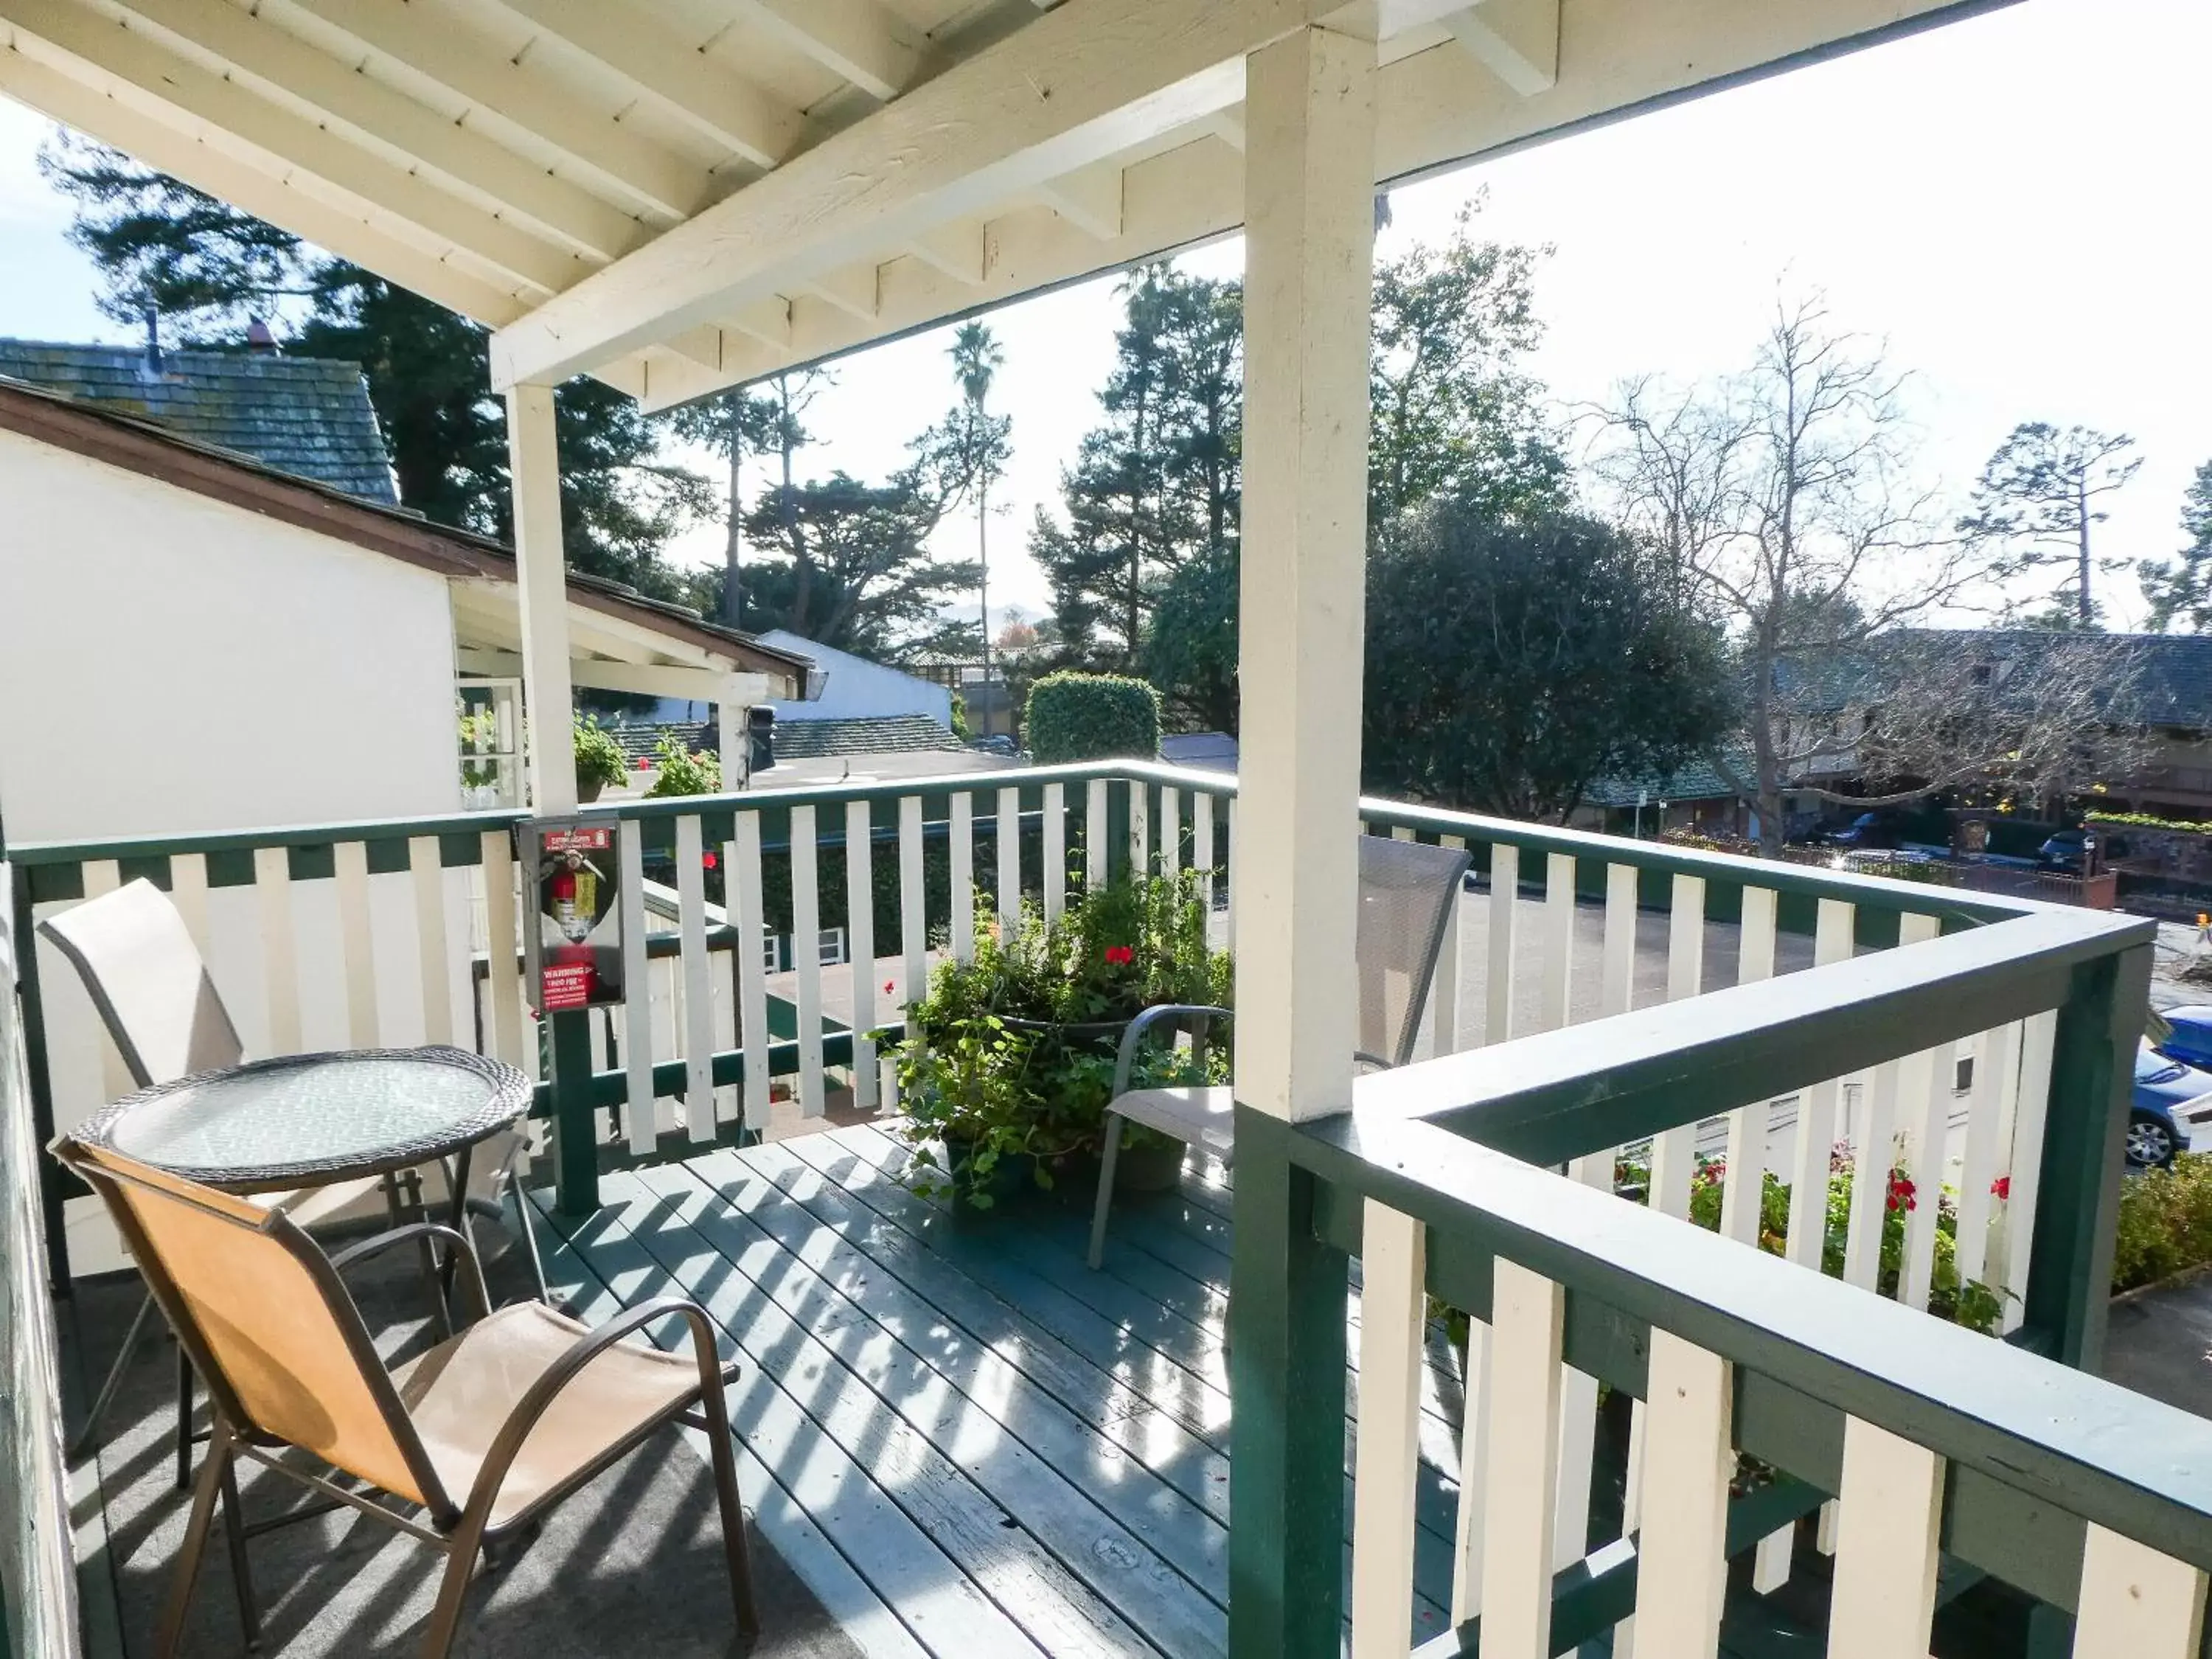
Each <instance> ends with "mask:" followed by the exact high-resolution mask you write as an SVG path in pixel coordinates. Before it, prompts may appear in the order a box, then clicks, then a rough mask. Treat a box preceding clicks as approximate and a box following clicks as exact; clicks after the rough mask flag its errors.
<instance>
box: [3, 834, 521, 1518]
mask: <svg viewBox="0 0 2212 1659" xmlns="http://www.w3.org/2000/svg"><path fill="white" fill-rule="evenodd" d="M39 931H40V933H43V934H45V935H46V938H47V939H49V940H51V941H52V944H53V945H54V947H55V948H56V949H57V950H58V951H60V952H61V953H62V955H63V956H64V957H67V958H68V959H69V962H70V965H71V966H72V967H74V968H75V969H76V971H77V976H78V977H79V978H80V979H82V981H84V987H85V990H86V993H87V994H88V995H89V996H90V997H91V999H92V1004H93V1006H94V1008H95V1009H96V1010H98V1012H99V1014H100V1021H101V1023H102V1024H105V1025H106V1028H107V1032H108V1035H109V1036H111V1037H112V1038H113V1039H114V1042H115V1047H116V1049H117V1051H118V1053H119V1054H121V1055H122V1056H123V1064H124V1067H125V1070H126V1071H128V1072H129V1073H130V1074H131V1081H132V1083H133V1084H134V1085H135V1086H137V1087H138V1088H141V1089H147V1088H151V1087H153V1086H154V1085H156V1084H161V1083H171V1082H174V1081H175V1080H176V1079H179V1078H185V1077H192V1076H197V1075H198V1074H199V1073H204V1072H212V1071H220V1070H222V1069H224V1068H227V1067H229V1066H237V1065H239V1064H240V1063H241V1062H243V1061H244V1060H245V1059H246V1045H245V1044H244V1042H241V1041H240V1037H239V1035H238V1027H237V1025H236V1024H234V1022H233V1021H232V1019H231V1018H230V1012H229V1010H228V1009H227V1008H226V1007H224V1006H223V1001H222V995H221V994H220V993H218V992H217V991H216V985H215V980H214V978H213V977H212V976H211V975H210V974H209V972H208V969H207V964H206V963H205V962H204V961H203V960H202V959H201V957H200V952H199V946H198V945H196V944H194V943H193V941H192V936H191V929H190V928H188V927H185V919H184V917H183V916H181V915H179V914H178V911H177V908H176V906H175V905H174V904H173V903H171V902H170V901H169V897H168V895H167V894H166V893H164V892H162V891H161V889H160V888H158V887H156V886H155V885H154V884H153V883H152V882H150V881H147V880H145V879H143V878H140V879H138V880H136V881H132V882H129V883H126V884H124V885H123V886H121V887H118V888H117V889H116V890H114V891H113V892H112V893H104V894H102V895H101V896H100V897H98V898H95V899H88V900H87V901H86V902H83V903H82V904H76V905H72V906H70V908H68V909H66V910H64V911H62V912H61V913H60V914H58V915H53V916H49V917H48V918H47V919H46V921H43V922H41V923H40V924H39ZM524 1150H525V1148H524V1145H523V1143H522V1141H521V1139H520V1135H519V1133H518V1134H517V1135H516V1136H515V1137H514V1138H513V1139H512V1140H509V1139H507V1138H505V1137H501V1139H500V1140H499V1141H498V1143H497V1144H496V1145H495V1146H488V1147H487V1149H486V1152H485V1154H484V1155H483V1156H480V1157H478V1158H473V1159H472V1160H471V1164H470V1173H469V1178H468V1189H469V1190H468V1198H469V1209H470V1211H471V1213H477V1214H490V1215H495V1216H502V1217H503V1214H504V1209H503V1205H504V1201H505V1200H507V1198H508V1197H509V1196H514V1197H515V1198H516V1199H517V1201H518V1202H520V1196H519V1190H518V1189H517V1187H516V1182H517V1180H518V1174H517V1168H516V1165H517V1163H518V1160H519V1158H520V1156H521V1153H522V1152H523V1151H524ZM448 1179H449V1180H450V1172H449V1173H448ZM379 1189H381V1190H382V1191H383V1192H384V1194H385V1198H386V1208H387V1211H388V1212H389V1214H390V1217H391V1219H392V1220H393V1221H394V1222H397V1221H398V1219H399V1215H400V1207H399V1194H398V1184H397V1182H396V1181H394V1180H393V1179H392V1177H388V1176H387V1177H383V1178H381V1179H378V1178H369V1179H365V1180H356V1181H343V1182H331V1183H329V1184H327V1185H324V1186H319V1187H312V1188H303V1189H301V1191H298V1192H291V1193H272V1194H259V1195H258V1196H257V1197H255V1198H254V1199H253V1200H251V1201H252V1202H253V1203H254V1204H257V1205H259V1206H264V1207H266V1206H277V1205H282V1206H283V1207H284V1208H285V1209H286V1211H287V1212H288V1213H289V1215H290V1216H291V1218H292V1220H293V1223H294V1225H298V1226H302V1227H305V1226H311V1225H314V1224H316V1223H318V1222H320V1221H325V1220H327V1219H329V1218H331V1217H333V1216H336V1215H337V1214H338V1213H339V1212H342V1211H344V1210H346V1209H348V1208H349V1207H351V1206H353V1205H354V1204H356V1203H357V1202H359V1201H360V1200H363V1199H365V1198H368V1197H370V1196H372V1195H373V1194H375V1193H376V1192H377V1191H378V1190H379ZM517 1221H518V1223H520V1222H525V1221H526V1218H524V1217H521V1216H520V1214H518V1216H517ZM519 1236H520V1237H521V1239H522V1240H523V1241H524V1243H525V1244H526V1247H527V1248H528V1249H529V1251H530V1266H531V1269H532V1273H533V1275H534V1276H535V1278H536V1280H537V1284H538V1294H539V1297H540V1299H541V1300H542V1299H544V1285H545V1275H544V1269H543V1268H542V1267H540V1265H539V1263H538V1251H537V1241H536V1240H535V1238H534V1237H532V1235H531V1232H530V1230H529V1228H528V1226H527V1225H521V1226H520V1230H519ZM153 1310H154V1298H153V1297H152V1295H151V1294H150V1293H149V1295H148V1296H147V1297H146V1298H145V1300H144V1301H143V1302H141V1303H140V1304H139V1307H138V1312H137V1316H135V1317H134V1318H133V1319H132V1320H131V1328H130V1330H129V1332H128V1333H127V1334H125V1337H124V1339H123V1346H122V1348H121V1350H120V1351H119V1352H118V1353H117V1354H116V1356H115V1360H114V1363H113V1364H112V1365H111V1366H110V1367H109V1368H108V1372H107V1376H106V1379H105V1380H104V1381H103V1382H102V1383H101V1384H100V1392H99V1394H98V1395H95V1396H94V1400H93V1402H92V1407H91V1409H90V1410H89V1411H88V1412H87V1413H86V1414H85V1423H84V1427H83V1428H82V1431H79V1433H78V1435H77V1437H76V1441H75V1443H72V1444H71V1446H70V1449H69V1450H70V1456H71V1457H73V1458H74V1457H79V1456H82V1455H83V1454H84V1453H85V1452H86V1451H87V1450H88V1449H90V1448H91V1447H92V1446H93V1445H94V1443H96V1441H97V1437H98V1435H99V1431H100V1423H101V1421H102V1419H105V1417H106V1414H107V1411H108V1408H109V1407H110V1406H111V1405H112V1403H113V1402H114V1399H115V1395H116V1391H117V1389H118V1388H120V1387H121V1385H122V1382H123V1377H124V1374H125V1371H126V1370H128V1368H129V1366H130V1363H131V1358H132V1356H133V1355H135V1354H136V1353H137V1350H138V1345H139V1342H140V1340H141V1339H142V1338H143V1335H144V1334H145V1331H146V1329H147V1328H148V1327H149V1324H150V1323H151V1322H152V1316H153ZM177 1392H178V1407H177V1410H178V1424H177V1485H178V1486H179V1488H182V1487H185V1486H189V1485H190V1484H191V1438H192V1437H191V1369H190V1367H189V1365H188V1364H185V1360H184V1358H183V1356H182V1355H181V1354H180V1355H179V1363H178V1379H177Z"/></svg>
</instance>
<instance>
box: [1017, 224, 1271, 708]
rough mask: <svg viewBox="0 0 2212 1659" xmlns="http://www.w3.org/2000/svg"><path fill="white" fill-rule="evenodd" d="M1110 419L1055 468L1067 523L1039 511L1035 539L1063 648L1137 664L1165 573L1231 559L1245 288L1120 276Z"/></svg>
mask: <svg viewBox="0 0 2212 1659" xmlns="http://www.w3.org/2000/svg"><path fill="white" fill-rule="evenodd" d="M1121 293H1122V303H1123V307H1124V319H1123V323H1122V326H1121V328H1120V329H1119V330H1118V331H1116V332H1115V361H1114V368H1113V369H1112V371H1111V373H1110V374H1109V375H1108V377H1107V381H1106V385H1105V386H1104V387H1103V390H1102V391H1101V392H1100V393H1099V404H1100V408H1101V410H1102V412H1103V415H1104V416H1105V419H1104V420H1103V422H1102V423H1101V424H1100V425H1099V426H1097V427H1096V428H1093V429H1092V430H1091V432H1090V433H1089V434H1087V435H1085V438H1084V440H1083V442H1082V445H1081V447H1080V448H1079V450H1078V452H1077V455H1076V459H1075V464H1074V465H1073V466H1071V467H1069V468H1068V469H1066V471H1065V472H1064V473H1063V474H1062V476H1061V488H1062V494H1063V497H1064V501H1063V507H1064V511H1065V514H1066V523H1065V525H1062V524H1060V523H1059V522H1057V521H1055V520H1054V519H1053V518H1052V517H1051V516H1050V515H1049V514H1048V513H1042V512H1040V513H1039V514H1038V517H1037V521H1036V527H1035V528H1034V529H1033V530H1032V532H1031V533H1030V553H1031V555H1032V556H1034V557H1035V558H1036V561H1037V562H1038V563H1039V564H1040V565H1041V566H1042V567H1043V569H1044V572H1045V574H1046V576H1047V578H1048V580H1050V582H1051V584H1052V588H1053V599H1054V619H1055V621H1056V622H1057V623H1058V626H1059V629H1060V636H1061V641H1062V651H1063V654H1064V656H1065V658H1066V660H1067V661H1068V662H1070V663H1072V664H1074V665H1079V666H1083V667H1089V668H1111V669H1116V670H1122V671H1127V670H1131V669H1135V668H1139V667H1141V666H1142V656H1143V652H1144V649H1145V635H1146V625H1147V624H1148V623H1149V622H1150V621H1151V618H1152V611H1153V608H1154V606H1155V605H1157V604H1158V599H1159V596H1160V593H1161V592H1162V590H1163V589H1164V586H1165V585H1166V583H1167V581H1168V580H1169V579H1170V577H1171V576H1172V575H1173V574H1174V573H1175V572H1176V570H1177V569H1179V568H1182V566H1183V565H1184V564H1186V563H1188V562H1189V561H1190V560H1191V559H1193V558H1194V557H1196V556H1200V554H1204V555H1206V556H1212V557H1216V558H1220V557H1224V556H1226V557H1229V558H1231V560H1232V561H1233V557H1234V549H1235V546H1236V538H1237V512H1238V507H1239V503H1240V499H1241V498H1240V495H1239V493H1238V491H1239V462H1240V458H1241V453H1242V447H1243V291H1242V289H1241V288H1240V287H1239V286H1238V285H1237V283H1230V282H1214V281H1211V280H1208V279H1206V278H1201V277H1194V276H1185V275H1183V274H1182V273H1181V272H1179V271H1177V270H1175V269H1174V268H1173V267H1172V266H1169V265H1164V264H1161V265H1148V266H1146V267H1144V268H1142V269H1140V270H1138V271H1136V272H1134V273H1133V274H1132V275H1131V276H1130V277H1129V279H1128V280H1127V283H1124V284H1123V287H1122V290H1121Z"/></svg>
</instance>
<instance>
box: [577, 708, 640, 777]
mask: <svg viewBox="0 0 2212 1659" xmlns="http://www.w3.org/2000/svg"><path fill="white" fill-rule="evenodd" d="M575 749H576V787H577V788H579V789H604V788H605V787H607V786H608V785H610V784H615V783H620V782H621V781H623V778H625V777H627V776H628V775H629V761H628V759H627V758H626V757H624V756H623V747H622V745H621V744H618V743H617V742H616V741H615V739H614V734H613V733H612V732H609V731H608V730H607V729H606V728H605V726H601V725H600V724H599V718H598V716H596V715H592V714H579V715H577V716H576V735H575Z"/></svg>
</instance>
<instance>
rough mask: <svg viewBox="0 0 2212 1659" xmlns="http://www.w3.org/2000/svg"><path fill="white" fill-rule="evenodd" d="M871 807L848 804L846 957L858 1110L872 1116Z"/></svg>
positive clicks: (874, 1079) (873, 903)
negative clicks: (850, 985)
mask: <svg viewBox="0 0 2212 1659" xmlns="http://www.w3.org/2000/svg"><path fill="white" fill-rule="evenodd" d="M871 824H872V816H871V811H870V808H869V805H868V803H867V802H866V801H864V800H848V801H847V802H846V803H845V945H846V950H845V955H846V957H847V960H848V966H849V968H850V970H851V973H852V975H853V1104H854V1106H856V1107H857V1108H859V1109H860V1110H861V1111H864V1112H872V1111H874V1110H876V1109H877V1108H878V1106H880V1105H881V1104H882V1103H881V1101H880V1100H879V1099H878V1095H877V1083H878V1078H877V1075H876V1045H875V1041H874V1039H873V1038H872V1037H870V1036H868V1033H869V1032H870V1031H872V1030H875V1027H876V884H875V867H874V855H875V847H874V841H873V836H872V829H871Z"/></svg>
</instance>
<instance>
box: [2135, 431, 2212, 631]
mask: <svg viewBox="0 0 2212 1659" xmlns="http://www.w3.org/2000/svg"><path fill="white" fill-rule="evenodd" d="M2181 533H2182V534H2183V535H2184V536H2185V537H2187V538H2189V539H2188V541H2187V543H2186V544H2185V545H2184V546H2183V548H2182V550H2181V551H2180V553H2179V555H2177V556H2175V557H2174V558H2173V559H2172V560H2170V561H2169V560H2164V559H2145V560H2144V561H2143V562H2142V564H2141V565H2139V566H2137V567H2136V574H2138V575H2139V576H2140V577H2141V579H2142V587H2143V592H2144V594H2145V596H2146V597H2147V598H2148V599H2149V600H2150V625H2151V626H2152V627H2153V628H2154V629H2157V630H2158V631H2159V632H2160V633H2161V634H2163V633H2165V632H2166V630H2167V629H2171V628H2172V626H2173V625H2174V623H2177V622H2179V623H2183V624H2184V625H2185V626H2186V627H2187V628H2188V629H2191V631H2192V632H2194V633H2198V634H2205V633H2212V461H2207V462H2205V463H2204V464H2203V465H2202V466H2200V467H2198V468H2197V476H2196V477H2194V478H2192V479H2191V480H2190V484H2189V489H2188V491H2187V493H2186V494H2185V495H2183V496H2182V498H2181Z"/></svg>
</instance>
